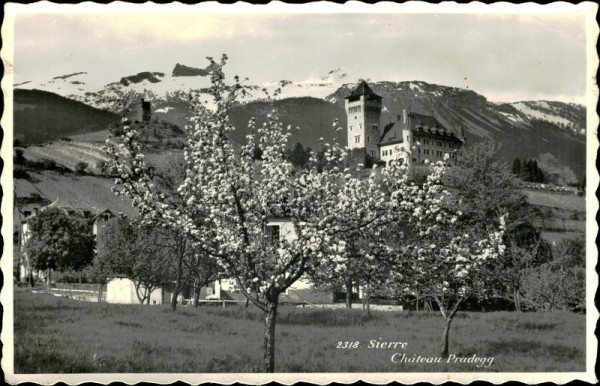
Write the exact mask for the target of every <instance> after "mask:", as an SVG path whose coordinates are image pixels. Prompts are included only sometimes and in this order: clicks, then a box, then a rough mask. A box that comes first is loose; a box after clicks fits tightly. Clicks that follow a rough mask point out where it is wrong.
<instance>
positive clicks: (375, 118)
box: [345, 80, 464, 166]
mask: <svg viewBox="0 0 600 386" xmlns="http://www.w3.org/2000/svg"><path fill="white" fill-rule="evenodd" d="M382 99H383V98H382V97H381V96H379V95H377V94H375V92H374V91H373V90H372V89H371V88H370V87H369V85H368V84H367V82H365V81H364V80H363V81H361V82H360V83H359V85H358V86H357V87H356V88H355V89H354V90H353V91H352V93H350V95H348V96H347V97H346V98H345V104H346V115H347V117H348V149H349V150H355V149H357V150H358V149H360V150H364V151H365V154H366V156H368V157H370V158H371V159H372V160H373V161H375V162H377V161H379V162H389V161H391V160H398V159H399V160H402V161H401V162H404V163H406V164H407V165H409V166H414V165H420V164H424V163H425V160H428V161H431V162H435V161H438V160H442V159H444V155H445V154H446V153H447V154H449V156H450V158H451V159H454V158H455V156H456V155H455V152H456V150H457V149H459V148H460V147H461V146H462V145H463V143H464V133H461V136H462V139H461V138H458V137H457V136H456V134H454V132H452V131H451V130H449V129H447V128H446V127H444V126H443V125H442V124H441V123H440V122H439V121H438V120H437V119H436V118H435V117H434V116H433V115H424V114H417V113H413V112H410V111H408V112H407V111H406V110H403V111H402V117H399V119H398V121H397V122H393V123H390V124H388V125H386V126H385V127H383V129H381V128H380V120H381V111H382V103H381V102H382Z"/></svg>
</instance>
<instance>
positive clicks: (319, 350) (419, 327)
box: [14, 288, 585, 373]
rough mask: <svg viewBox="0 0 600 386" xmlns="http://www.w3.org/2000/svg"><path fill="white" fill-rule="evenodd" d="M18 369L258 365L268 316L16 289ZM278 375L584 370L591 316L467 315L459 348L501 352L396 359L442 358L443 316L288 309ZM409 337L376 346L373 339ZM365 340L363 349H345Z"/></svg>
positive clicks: (453, 341)
mask: <svg viewBox="0 0 600 386" xmlns="http://www.w3.org/2000/svg"><path fill="white" fill-rule="evenodd" d="M14 311H15V316H14V328H15V372H16V373H82V372H83V373H87V372H93V373H104V372H133V373H136V372H164V373H178V372H193V373H204V372H255V371H260V369H261V358H262V347H261V345H262V336H263V325H262V314H261V313H259V312H258V310H256V309H252V308H248V309H246V308H244V307H242V306H239V307H235V306H233V307H229V308H225V309H223V308H211V307H200V308H197V309H195V308H191V307H190V308H186V307H181V308H179V309H178V310H177V311H176V312H172V311H170V309H169V308H168V307H167V306H139V305H113V304H105V303H85V302H78V301H76V300H70V299H66V298H58V297H54V296H51V295H48V294H34V293H31V292H30V291H29V290H25V289H18V288H16V289H15V307H14ZM278 322H279V323H278V326H277V331H276V345H277V347H276V364H275V366H276V367H275V370H276V371H277V372H414V371H427V372H435V371H443V372H448V371H453V372H454V371H504V372H506V371H510V372H531V371H544V372H549V371H584V370H585V316H584V315H578V314H571V313H545V314H529V313H523V314H516V313H508V312H497V313H459V314H458V315H457V317H456V319H455V321H454V323H453V327H452V332H451V337H450V352H451V353H454V354H457V355H460V356H473V355H474V354H475V355H477V356H478V357H493V358H494V361H493V363H492V365H491V366H489V367H487V368H477V367H476V366H475V365H473V364H457V363H438V364H423V363H421V364H417V363H396V364H394V363H392V362H391V357H392V355H393V354H394V353H395V352H399V353H405V354H406V355H407V356H408V357H412V355H413V354H416V355H421V356H429V357H436V356H438V354H439V348H440V336H441V333H442V319H441V317H440V316H438V315H437V314H430V313H410V312H404V313H395V312H387V313H386V312H374V313H373V317H372V318H371V319H367V317H366V315H365V313H363V312H362V311H361V310H321V309H294V308H291V307H282V308H280V313H279V316H278ZM379 338H381V339H382V340H383V341H386V340H389V341H402V342H407V343H408V346H407V347H406V349H404V350H402V349H369V348H367V345H368V342H369V341H370V340H373V339H375V340H378V339H379ZM340 341H358V342H360V347H359V348H356V349H345V350H343V349H337V348H336V346H337V344H338V342H340Z"/></svg>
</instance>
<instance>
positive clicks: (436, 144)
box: [415, 136, 460, 164]
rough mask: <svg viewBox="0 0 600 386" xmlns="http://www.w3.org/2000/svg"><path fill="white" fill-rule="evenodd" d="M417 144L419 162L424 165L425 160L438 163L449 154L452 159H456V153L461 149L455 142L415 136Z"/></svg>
mask: <svg viewBox="0 0 600 386" xmlns="http://www.w3.org/2000/svg"><path fill="white" fill-rule="evenodd" d="M415 143H418V145H417V148H416V149H415V150H416V152H417V153H416V154H417V155H418V157H417V158H418V162H417V163H419V164H420V163H423V161H424V160H429V161H430V162H437V161H441V160H443V159H444V156H445V154H446V153H447V154H449V155H450V157H451V159H455V154H454V153H456V151H457V150H458V149H459V148H460V145H458V144H457V143H456V142H454V141H446V140H444V139H436V138H427V137H420V136H415Z"/></svg>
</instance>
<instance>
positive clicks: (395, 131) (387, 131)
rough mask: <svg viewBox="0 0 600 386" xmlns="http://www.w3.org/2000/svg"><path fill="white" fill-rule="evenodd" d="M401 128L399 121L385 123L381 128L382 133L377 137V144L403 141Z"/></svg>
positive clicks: (382, 144)
mask: <svg viewBox="0 0 600 386" xmlns="http://www.w3.org/2000/svg"><path fill="white" fill-rule="evenodd" d="M402 128H403V125H402V124H401V123H400V122H394V123H390V124H387V125H386V126H385V127H384V128H383V134H382V135H381V138H380V139H379V144H378V145H379V146H384V145H392V144H395V143H402V142H404V139H403V138H402Z"/></svg>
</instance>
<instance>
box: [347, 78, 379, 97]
mask: <svg viewBox="0 0 600 386" xmlns="http://www.w3.org/2000/svg"><path fill="white" fill-rule="evenodd" d="M361 95H367V96H372V97H376V98H379V99H381V96H379V95H377V94H375V91H373V90H372V89H371V87H369V85H368V84H367V82H365V81H364V80H361V81H360V83H359V84H358V86H356V88H355V89H354V91H352V93H350V95H348V96H347V97H346V98H345V99H355V98H358V97H360V96H361Z"/></svg>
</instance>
